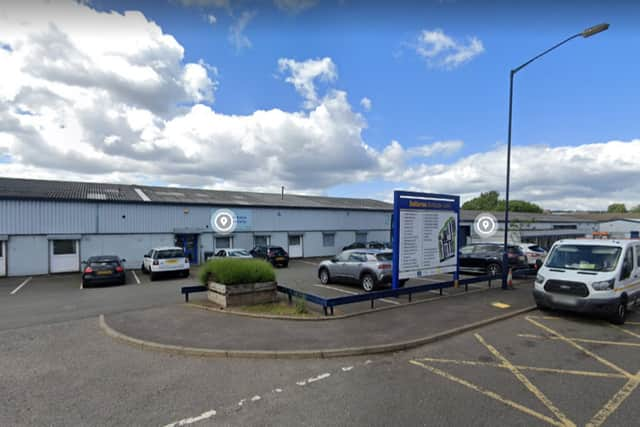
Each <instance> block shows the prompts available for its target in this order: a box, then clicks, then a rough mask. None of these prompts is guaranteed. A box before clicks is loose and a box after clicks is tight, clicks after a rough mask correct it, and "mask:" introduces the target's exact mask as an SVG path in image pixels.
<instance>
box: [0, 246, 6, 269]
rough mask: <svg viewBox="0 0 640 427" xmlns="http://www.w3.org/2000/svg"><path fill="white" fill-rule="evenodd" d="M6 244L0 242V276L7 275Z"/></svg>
mask: <svg viewBox="0 0 640 427" xmlns="http://www.w3.org/2000/svg"><path fill="white" fill-rule="evenodd" d="M6 244H7V242H5V241H4V240H0V276H6V275H7V246H6Z"/></svg>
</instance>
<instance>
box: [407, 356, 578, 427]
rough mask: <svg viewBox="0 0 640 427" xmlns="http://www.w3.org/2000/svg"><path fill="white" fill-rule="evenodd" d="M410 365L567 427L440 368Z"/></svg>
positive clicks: (555, 424) (418, 363) (559, 426)
mask: <svg viewBox="0 0 640 427" xmlns="http://www.w3.org/2000/svg"><path fill="white" fill-rule="evenodd" d="M409 363H411V364H413V365H416V366H420V367H422V368H424V369H426V370H428V371H430V372H433V373H434V374H436V375H439V376H441V377H443V378H446V379H448V380H449V381H453V382H455V383H458V384H460V385H463V386H465V387H467V388H470V389H471V390H474V391H477V392H478V393H481V394H483V395H485V396H488V397H490V398H492V399H494V400H497V401H498V402H500V403H502V404H504V405H507V406H511V407H512V408H514V409H517V410H518V411H520V412H524V413H525V414H527V415H531V416H532V417H535V418H537V419H539V420H541V421H545V422H547V423H548V424H551V425H553V426H558V427H565V425H564V424H563V423H561V422H559V421H557V420H554V419H553V418H551V417H548V416H546V415H543V414H541V413H539V412H537V411H534V410H533V409H530V408H527V407H526V406H523V405H521V404H519V403H517V402H514V401H513V400H509V399H507V398H505V397H502V396H501V395H499V394H498V393H495V392H493V391H491V390H487V389H485V388H483V387H480V386H478V385H476V384H473V383H471V382H469V381H467V380H464V379H462V378H459V377H456V376H454V375H451V374H449V373H447V372H445V371H443V370H441V369H438V368H436V367H433V366H430V365H426V364H424V363H420V362H418V361H417V360H410V361H409Z"/></svg>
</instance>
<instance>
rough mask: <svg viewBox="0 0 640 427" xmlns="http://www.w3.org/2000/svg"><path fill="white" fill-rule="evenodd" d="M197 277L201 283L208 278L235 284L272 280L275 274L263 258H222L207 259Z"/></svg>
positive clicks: (204, 283) (226, 283) (224, 283)
mask: <svg viewBox="0 0 640 427" xmlns="http://www.w3.org/2000/svg"><path fill="white" fill-rule="evenodd" d="M199 278H200V282H201V283H202V284H203V285H206V284H207V283H208V282H209V280H212V281H214V282H218V283H222V284H223V285H237V284H239V283H255V282H273V281H275V280H276V274H275V272H274V271H273V266H272V265H271V264H269V263H268V262H266V261H263V260H259V259H233V258H222V259H213V260H209V261H207V262H206V264H204V265H203V266H202V268H201V269H200V273H199Z"/></svg>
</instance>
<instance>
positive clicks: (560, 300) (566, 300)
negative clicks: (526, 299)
mask: <svg viewBox="0 0 640 427" xmlns="http://www.w3.org/2000/svg"><path fill="white" fill-rule="evenodd" d="M552 299H553V302H555V303H557V304H562V305H571V306H574V305H577V304H578V300H577V299H576V297H573V296H569V295H553V296H552Z"/></svg>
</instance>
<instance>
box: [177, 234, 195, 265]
mask: <svg viewBox="0 0 640 427" xmlns="http://www.w3.org/2000/svg"><path fill="white" fill-rule="evenodd" d="M175 244H176V246H177V247H179V248H182V250H183V251H184V256H185V257H187V258H188V259H189V263H190V264H197V263H198V235H197V234H176V237H175Z"/></svg>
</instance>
